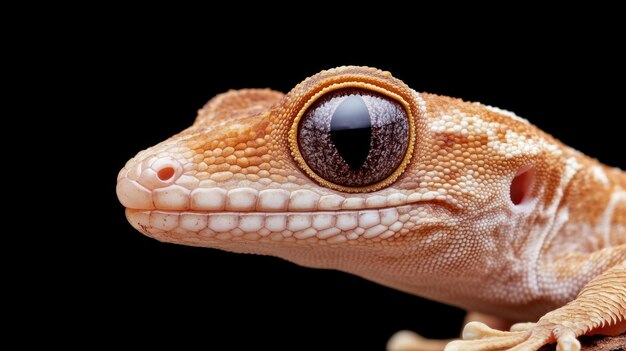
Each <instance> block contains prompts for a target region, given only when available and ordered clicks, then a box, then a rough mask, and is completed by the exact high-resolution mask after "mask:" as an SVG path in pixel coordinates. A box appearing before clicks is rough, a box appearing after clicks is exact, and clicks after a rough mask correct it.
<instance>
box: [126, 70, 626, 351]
mask: <svg viewBox="0 0 626 351" xmlns="http://www.w3.org/2000/svg"><path fill="white" fill-rule="evenodd" d="M116 192H117V196H118V198H119V201H120V202H121V204H122V205H123V206H124V207H125V208H126V210H125V211H126V217H127V219H128V221H129V222H130V224H131V225H132V226H133V227H135V228H136V229H137V230H139V231H140V232H141V233H143V234H145V235H147V236H149V237H152V238H155V239H157V240H160V241H163V242H168V243H176V244H183V245H191V246H200V247H208V248H215V249H221V250H227V251H231V252H237V253H254V254H261V255H271V256H276V257H280V258H283V259H285V260H288V261H291V262H294V263H296V264H299V265H302V266H306V267H313V268H327V269H336V270H340V271H344V272H348V273H351V274H355V275H358V276H360V277H363V278H365V279H368V280H371V281H374V282H377V283H379V284H382V285H385V286H388V287H391V288H394V289H397V290H400V291H404V292H407V293H409V294H414V295H418V296H422V297H426V298H429V299H432V300H436V301H439V302H443V303H447V304H451V305H454V306H458V307H461V308H463V309H465V310H467V311H471V313H469V314H468V319H470V320H471V321H470V322H469V323H467V324H466V326H465V327H464V329H463V331H462V338H461V339H458V340H452V341H450V340H445V341H442V340H429V339H425V338H421V337H419V336H418V335H416V334H413V333H411V332H407V331H403V332H399V333H397V334H396V335H394V336H393V337H392V338H391V340H390V341H389V343H388V349H389V350H392V351H400V350H403V351H407V350H416V351H420V350H422V351H423V350H444V349H445V350H446V351H454V350H468V351H472V350H476V351H480V350H516V351H521V350H531V351H534V350H537V349H539V348H540V347H542V346H543V345H546V344H550V343H557V345H558V346H557V348H558V350H579V349H580V342H579V341H578V337H579V336H582V335H591V334H605V335H619V334H621V333H624V332H625V331H626V173H625V172H624V171H622V170H620V169H618V168H611V167H609V166H605V165H603V164H601V163H600V162H599V161H597V160H595V159H592V158H590V157H588V156H585V155H584V154H582V153H580V152H578V151H576V150H574V149H572V148H570V147H568V146H566V145H564V144H562V143H561V142H559V141H558V140H556V139H555V138H553V137H552V136H550V135H548V134H547V133H544V132H543V131H541V130H540V129H538V128H537V127H535V126H533V125H532V124H531V123H529V122H528V121H527V120H525V119H523V118H521V117H518V116H517V115H515V114H514V113H512V112H509V111H506V110H502V109H499V108H496V107H491V106H487V105H483V104H480V103H476V102H465V101H463V100H460V99H456V98H450V97H446V96H439V95H435V94H428V93H423V92H417V91H415V90H413V89H411V88H410V87H408V86H407V85H406V84H404V83H403V82H402V81H401V80H399V79H397V78H394V77H393V76H392V75H391V74H390V73H389V72H386V71H381V70H378V69H374V68H368V67H355V66H344V67H338V68H334V69H330V70H326V71H322V72H320V73H318V74H316V75H313V76H311V77H309V78H307V79H306V80H304V81H303V82H301V83H300V84H298V85H296V86H295V87H294V88H293V89H292V90H291V91H290V92H289V93H287V94H283V93H280V92H277V91H273V90H270V89H243V90H231V91H229V92H226V93H223V94H220V95H217V96H216V97H214V98H213V99H211V100H210V101H209V102H208V103H207V104H206V105H205V106H204V107H203V108H202V109H200V110H199V112H198V115H197V117H196V119H195V122H194V123H193V125H192V126H191V127H189V128H188V129H186V130H184V131H182V132H181V133H179V134H176V135H174V136H172V137H171V138H169V139H167V140H165V141H163V142H161V143H160V144H158V145H156V146H153V147H150V148H148V149H146V150H144V151H141V152H139V153H138V154H137V155H136V156H135V157H133V158H132V159H131V160H129V161H128V162H127V163H126V165H125V166H124V167H123V168H122V169H121V171H120V172H119V175H118V178H117V185H116Z"/></svg>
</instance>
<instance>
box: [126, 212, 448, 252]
mask: <svg viewBox="0 0 626 351" xmlns="http://www.w3.org/2000/svg"><path fill="white" fill-rule="evenodd" d="M434 207H435V206H431V204H429V203H425V202H424V203H418V204H411V205H403V206H397V207H387V208H381V209H364V210H340V211H311V212H206V211H163V210H139V209H132V208H127V209H126V216H127V218H128V221H129V222H130V223H131V225H132V226H133V227H135V228H136V229H137V230H139V231H140V232H142V233H144V234H146V235H148V236H153V237H156V238H157V239H162V240H163V241H181V240H183V241H184V240H191V241H193V240H197V241H203V240H207V239H209V240H210V239H218V240H219V239H223V240H226V239H236V240H237V238H239V240H263V239H268V240H271V241H276V240H295V241H298V240H324V241H329V242H335V243H338V242H343V241H350V240H357V239H361V240H363V239H376V238H377V239H381V240H382V239H389V238H392V237H394V236H400V235H402V234H405V233H407V232H408V230H409V229H410V228H412V227H413V226H415V225H417V224H419V223H424V224H426V223H433V222H434V221H437V219H436V218H437V216H434V215H433V211H434V209H433V208H434Z"/></svg>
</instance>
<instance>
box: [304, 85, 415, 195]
mask: <svg viewBox="0 0 626 351" xmlns="http://www.w3.org/2000/svg"><path fill="white" fill-rule="evenodd" d="M297 133H298V134H297V143H298V148H299V151H300V153H301V155H302V158H303V159H304V162H305V163H306V165H307V166H308V167H309V168H310V169H311V170H312V171H313V172H314V173H315V175H317V176H319V177H320V178H322V179H323V180H325V181H327V182H330V183H332V184H336V185H340V186H343V187H364V186H368V185H371V184H375V183H378V182H381V181H383V180H385V179H387V178H389V177H390V176H391V175H392V174H394V172H395V171H396V170H397V169H398V167H399V166H400V165H401V164H402V163H403V160H404V158H405V154H406V151H407V147H408V146H409V137H410V131H409V119H408V116H407V111H406V109H405V108H404V106H403V105H402V104H401V103H400V102H398V101H396V100H395V99H392V98H390V97H388V96H385V95H383V94H379V93H376V92H373V91H369V90H365V89H356V88H346V89H341V90H335V91H331V92H329V93H327V94H325V95H323V96H321V97H320V98H318V99H317V100H316V101H315V102H314V103H313V104H311V105H310V106H309V107H308V108H307V109H306V110H305V111H304V113H303V114H302V117H301V119H300V121H299V124H298V131H297ZM342 190H345V189H342Z"/></svg>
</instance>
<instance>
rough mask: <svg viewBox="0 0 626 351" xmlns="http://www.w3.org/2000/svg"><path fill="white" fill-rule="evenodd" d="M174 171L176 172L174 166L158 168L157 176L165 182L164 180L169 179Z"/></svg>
mask: <svg viewBox="0 0 626 351" xmlns="http://www.w3.org/2000/svg"><path fill="white" fill-rule="evenodd" d="M175 173H176V170H175V169H174V167H171V166H168V167H163V168H161V169H159V171H158V172H157V177H159V179H160V180H162V181H164V182H165V181H168V180H170V179H171V178H172V177H173V176H174V174H175ZM153 174H154V173H153Z"/></svg>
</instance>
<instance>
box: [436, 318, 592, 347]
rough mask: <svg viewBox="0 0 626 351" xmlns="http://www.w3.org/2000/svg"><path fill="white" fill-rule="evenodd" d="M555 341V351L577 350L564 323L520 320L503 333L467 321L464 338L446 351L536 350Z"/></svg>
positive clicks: (575, 339) (571, 334) (575, 343)
mask: <svg viewBox="0 0 626 351" xmlns="http://www.w3.org/2000/svg"><path fill="white" fill-rule="evenodd" d="M554 342H556V343H557V351H580V342H579V341H578V339H577V338H576V334H575V333H574V332H573V331H572V330H571V329H570V328H568V327H566V326H564V325H555V324H536V323H520V324H516V325H513V326H512V327H511V331H508V332H506V331H500V330H496V329H492V328H489V327H488V326H487V325H485V324H483V323H480V322H470V323H468V324H467V325H466V326H465V329H463V340H457V341H453V342H451V343H449V344H448V345H447V346H446V348H445V351H457V350H463V351H488V350H508V351H536V350H538V349H539V348H540V347H542V346H543V345H546V344H550V343H554Z"/></svg>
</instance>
